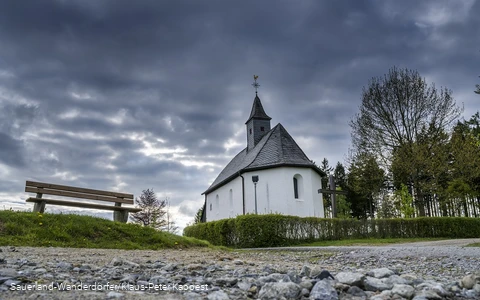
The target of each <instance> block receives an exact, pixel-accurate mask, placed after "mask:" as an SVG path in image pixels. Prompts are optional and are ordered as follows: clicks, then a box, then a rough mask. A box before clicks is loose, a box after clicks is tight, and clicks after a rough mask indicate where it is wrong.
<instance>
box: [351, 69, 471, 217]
mask: <svg viewBox="0 0 480 300" xmlns="http://www.w3.org/2000/svg"><path fill="white" fill-rule="evenodd" d="M451 94H452V92H451V91H450V90H448V89H446V88H441V89H440V90H437V89H436V88H435V85H434V84H431V85H428V84H427V83H426V82H425V79H423V78H421V77H420V75H419V74H418V72H417V71H413V70H408V69H397V68H395V67H394V68H392V69H390V70H389V72H388V74H386V75H385V76H384V77H377V78H373V79H372V80H371V81H370V83H369V86H368V87H366V88H365V87H364V89H363V95H362V105H361V106H360V113H359V114H357V115H356V116H355V117H354V118H353V119H352V121H351V122H350V126H351V127H352V143H353V146H354V148H355V151H356V152H357V153H361V152H366V153H371V154H373V155H374V156H375V157H376V158H379V159H381V162H382V164H383V167H384V168H386V169H387V168H390V166H391V165H392V160H393V158H394V156H397V158H398V153H400V152H401V153H403V155H404V157H405V160H404V161H406V162H409V163H410V165H411V167H410V168H409V170H408V174H405V175H406V176H405V177H406V178H407V179H406V182H403V183H405V184H407V186H409V187H411V188H412V189H413V191H414V193H413V194H414V195H415V196H414V197H415V204H416V206H417V208H418V209H419V215H420V216H424V215H425V207H426V206H427V207H428V205H426V204H428V203H425V200H424V198H425V197H424V193H423V192H424V191H423V190H422V180H423V181H424V180H425V174H424V173H425V172H424V171H425V170H424V169H425V167H424V162H425V161H424V160H420V159H418V158H419V157H421V156H422V155H423V157H425V159H427V160H428V159H430V158H431V157H433V155H432V153H433V147H434V146H435V145H438V144H439V143H441V141H442V140H443V139H444V137H445V133H446V132H448V131H449V130H450V128H451V127H452V126H453V125H454V123H455V121H456V120H457V119H458V117H459V116H460V113H461V112H462V109H461V108H459V107H458V106H457V105H456V103H455V101H454V99H453V98H452V95H451ZM425 153H430V155H424V154H425ZM437 154H438V153H437ZM414 158H415V159H414ZM396 175H397V174H395V172H394V174H393V176H394V177H395V176H396Z"/></svg>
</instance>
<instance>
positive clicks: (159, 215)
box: [130, 189, 167, 230]
mask: <svg viewBox="0 0 480 300" xmlns="http://www.w3.org/2000/svg"><path fill="white" fill-rule="evenodd" d="M135 204H136V205H137V206H138V207H140V208H141V209H142V210H141V211H139V212H137V213H132V214H130V220H131V221H132V222H133V223H137V224H140V225H143V226H147V227H152V228H155V229H159V230H160V229H162V228H164V226H166V225H167V221H166V220H165V215H166V213H167V211H166V210H165V207H166V206H167V199H165V200H158V199H157V196H156V195H155V192H154V191H153V189H147V190H143V191H142V194H141V195H140V198H135Z"/></svg>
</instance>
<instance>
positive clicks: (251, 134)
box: [245, 75, 272, 151]
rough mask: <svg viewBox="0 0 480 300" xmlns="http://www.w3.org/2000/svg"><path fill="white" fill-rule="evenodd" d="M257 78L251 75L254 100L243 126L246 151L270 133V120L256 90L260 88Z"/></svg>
mask: <svg viewBox="0 0 480 300" xmlns="http://www.w3.org/2000/svg"><path fill="white" fill-rule="evenodd" d="M257 78H258V76H256V75H253V79H254V80H255V81H254V83H253V84H252V85H253V87H255V99H254V100H253V106H252V111H251V112H250V117H249V118H248V120H247V122H245V125H247V151H250V150H251V149H253V148H254V147H255V146H256V145H257V143H258V142H259V141H260V140H261V139H262V137H263V136H264V135H265V134H266V133H267V132H269V131H270V129H271V127H270V120H271V119H272V118H270V117H269V116H268V115H267V114H266V113H265V110H264V109H263V106H262V102H261V101H260V98H259V97H258V92H257V89H258V87H259V86H260V85H259V84H258V83H257Z"/></svg>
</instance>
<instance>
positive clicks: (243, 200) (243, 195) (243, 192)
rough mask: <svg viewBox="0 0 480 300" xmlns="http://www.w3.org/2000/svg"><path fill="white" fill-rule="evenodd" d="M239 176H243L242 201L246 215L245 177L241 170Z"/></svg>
mask: <svg viewBox="0 0 480 300" xmlns="http://www.w3.org/2000/svg"><path fill="white" fill-rule="evenodd" d="M238 176H240V177H242V203H243V214H244V215H245V178H243V176H242V174H240V172H238Z"/></svg>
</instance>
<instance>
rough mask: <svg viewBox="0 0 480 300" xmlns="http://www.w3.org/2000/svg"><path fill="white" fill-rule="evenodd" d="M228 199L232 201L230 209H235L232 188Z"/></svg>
mask: <svg viewBox="0 0 480 300" xmlns="http://www.w3.org/2000/svg"><path fill="white" fill-rule="evenodd" d="M228 200H229V202H230V210H233V190H232V189H230V192H229V193H228Z"/></svg>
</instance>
